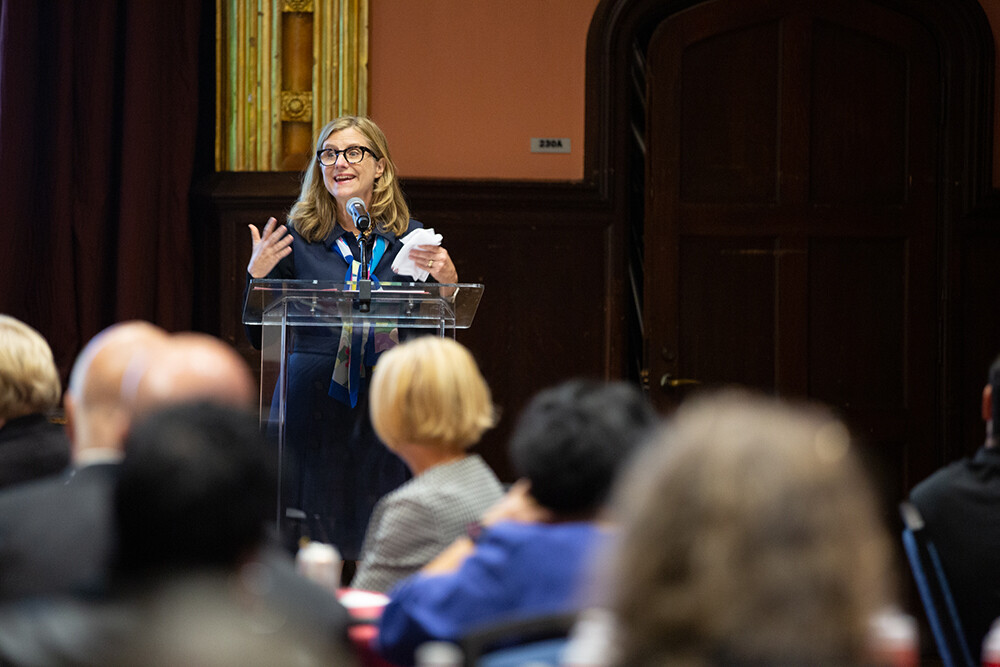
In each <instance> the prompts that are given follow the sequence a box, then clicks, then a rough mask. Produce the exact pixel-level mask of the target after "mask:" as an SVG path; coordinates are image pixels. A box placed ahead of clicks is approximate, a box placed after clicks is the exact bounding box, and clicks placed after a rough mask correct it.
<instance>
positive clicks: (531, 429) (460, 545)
mask: <svg viewBox="0 0 1000 667" xmlns="http://www.w3.org/2000/svg"><path fill="white" fill-rule="evenodd" d="M656 421H657V418H656V414H655V412H654V411H653V409H652V408H651V406H650V405H649V403H648V402H647V401H646V399H645V397H644V396H643V395H642V394H641V392H640V391H639V390H638V389H636V388H634V387H632V386H630V385H627V384H624V383H614V384H603V383H598V382H592V381H580V380H575V381H571V382H568V383H565V384H562V385H559V386H557V387H555V388H552V389H549V390H546V391H543V392H541V393H540V394H538V395H537V396H536V397H535V398H534V399H533V400H532V402H531V403H530V404H529V405H528V407H527V408H526V409H525V411H524V413H523V414H522V415H521V418H520V420H519V422H518V424H517V426H516V428H515V431H514V434H513V436H512V439H511V443H510V457H511V461H512V463H513V465H514V467H515V470H517V472H518V474H519V476H520V479H519V480H518V482H517V483H515V484H514V485H513V486H512V488H511V489H510V491H509V492H508V494H507V495H506V496H505V498H504V499H503V500H502V501H501V502H500V503H499V504H498V505H496V506H495V507H494V508H493V509H492V510H491V511H490V512H488V513H487V515H486V516H485V517H484V519H483V521H482V524H483V525H482V526H481V527H476V528H474V529H473V530H472V531H471V533H472V535H471V537H463V538H460V539H459V540H457V541H456V542H455V543H453V544H452V545H451V546H450V547H449V548H448V549H447V550H446V551H445V552H444V553H442V554H441V555H440V556H438V558H436V559H435V560H433V561H431V563H430V564H428V565H427V566H426V567H425V568H424V569H423V570H422V571H421V572H419V573H418V574H416V575H413V576H412V577H410V578H408V579H406V580H404V581H403V582H401V583H400V584H399V585H398V586H397V587H396V588H394V589H393V590H392V591H391V592H390V593H389V598H390V600H389V603H388V604H387V606H386V608H385V610H384V613H383V615H382V617H381V620H380V623H379V635H378V649H379V651H380V653H381V654H382V655H383V656H384V657H385V658H386V659H388V660H389V661H391V662H394V663H398V664H412V663H413V660H414V651H415V649H416V648H417V647H418V646H419V645H420V644H422V643H424V642H426V641H430V640H444V641H458V640H460V639H461V638H462V637H463V636H464V635H465V634H467V633H468V632H469V631H471V630H473V629H475V628H477V627H479V626H483V625H486V624H489V623H492V622H496V621H500V620H509V619H511V618H516V617H527V616H533V615H542V614H555V613H562V612H573V611H576V610H577V609H579V608H581V607H582V606H583V604H584V603H585V602H586V601H585V600H583V599H582V598H583V597H584V596H583V595H581V588H580V584H581V580H582V579H583V578H584V576H585V574H586V571H587V568H588V566H589V561H590V559H591V557H592V556H594V555H595V552H596V550H597V549H598V548H599V547H600V545H601V543H602V541H603V540H604V537H605V534H606V530H605V528H604V527H603V526H602V522H601V515H602V509H603V506H604V501H605V499H606V497H607V494H608V492H609V490H610V488H611V486H612V483H613V481H614V478H615V476H616V474H617V472H618V471H619V470H620V469H621V468H622V465H623V464H624V462H625V461H626V460H627V459H628V458H629V457H630V455H631V454H632V453H633V451H635V450H636V449H638V447H639V446H640V444H641V442H642V441H643V440H644V439H645V437H646V435H647V433H648V431H649V430H650V429H651V427H652V426H653V425H654V424H655V423H656Z"/></svg>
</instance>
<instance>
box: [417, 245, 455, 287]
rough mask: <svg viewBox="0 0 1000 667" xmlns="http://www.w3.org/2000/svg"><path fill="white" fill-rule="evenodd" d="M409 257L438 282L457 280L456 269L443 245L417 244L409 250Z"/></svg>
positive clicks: (447, 282) (445, 282)
mask: <svg viewBox="0 0 1000 667" xmlns="http://www.w3.org/2000/svg"><path fill="white" fill-rule="evenodd" d="M410 259H412V260H413V261H414V262H415V263H416V265H417V266H419V267H420V268H421V269H425V270H426V271H427V272H428V273H430V274H431V277H433V278H434V280H436V281H437V282H439V283H444V284H451V283H457V282H458V269H456V268H455V263H454V262H453V261H451V255H449V254H448V250H447V249H445V247H444V246H437V245H418V246H416V247H414V248H412V249H411V250H410Z"/></svg>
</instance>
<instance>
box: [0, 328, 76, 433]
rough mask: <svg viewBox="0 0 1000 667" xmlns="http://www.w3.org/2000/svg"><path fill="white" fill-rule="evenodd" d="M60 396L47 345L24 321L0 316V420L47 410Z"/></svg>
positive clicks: (57, 376)
mask: <svg viewBox="0 0 1000 667" xmlns="http://www.w3.org/2000/svg"><path fill="white" fill-rule="evenodd" d="M61 395H62V386H61V385H60V384H59V372H58V371H57V370H56V363H55V360H54V359H53V358H52V350H51V348H49V344H48V343H47V342H45V339H44V338H42V335H41V334H40V333H38V332H37V331H35V330H34V329H32V328H31V327H29V326H28V325H27V324H25V323H24V322H21V321H20V320H17V319H15V318H13V317H11V316H9V315H0V419H5V420H7V419H15V418H17V417H23V416H25V415H30V414H36V413H45V412H48V411H50V410H52V409H53V408H55V407H56V406H57V405H59V399H60V397H61Z"/></svg>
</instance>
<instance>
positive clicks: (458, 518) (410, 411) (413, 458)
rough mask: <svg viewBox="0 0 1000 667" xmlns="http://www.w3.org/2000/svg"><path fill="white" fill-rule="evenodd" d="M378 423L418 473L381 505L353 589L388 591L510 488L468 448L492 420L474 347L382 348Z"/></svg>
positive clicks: (375, 385)
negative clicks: (506, 487)
mask: <svg viewBox="0 0 1000 667" xmlns="http://www.w3.org/2000/svg"><path fill="white" fill-rule="evenodd" d="M370 406H371V417H372V425H373V426H374V427H375V432H376V433H377V434H378V436H379V438H381V440H382V441H383V442H384V443H385V444H386V446H388V447H389V449H391V450H392V451H393V452H395V453H396V454H397V455H398V456H399V457H400V458H401V459H402V460H403V461H404V462H405V463H406V465H407V466H408V467H409V468H410V470H411V471H412V472H413V479H411V480H409V481H408V482H406V483H405V484H403V485H402V486H401V487H399V488H398V489H396V490H395V491H393V492H392V493H390V494H388V495H387V496H385V497H384V498H382V499H381V500H380V501H379V502H378V504H377V505H376V506H375V510H374V513H373V514H372V518H371V522H370V523H369V524H368V530H367V532H366V534H365V540H364V545H363V547H362V551H361V562H360V564H359V566H358V572H357V575H356V576H355V578H354V581H353V582H352V587H354V588H360V589H364V590H372V591H379V592H384V591H387V590H388V589H389V588H391V587H392V586H393V584H395V583H396V582H398V581H399V580H400V579H402V578H404V577H406V576H408V575H410V574H413V573H414V572H416V571H417V570H419V569H420V568H421V567H423V566H424V565H426V564H427V563H428V562H429V561H430V560H431V559H432V558H434V557H435V556H437V555H438V554H439V553H441V551H443V550H444V549H445V548H446V547H447V546H448V545H449V544H451V543H452V542H453V541H454V540H455V538H457V537H459V536H460V535H463V534H464V533H465V530H466V526H468V525H469V524H471V523H474V522H476V521H479V519H480V518H482V515H483V512H485V511H486V509H488V508H489V507H490V506H491V505H493V504H494V503H496V502H497V501H498V500H499V499H500V498H501V496H502V495H503V489H502V487H501V486H500V482H499V481H498V480H497V478H496V475H494V474H493V471H492V470H490V468H489V467H488V466H487V465H486V462H485V461H483V459H482V458H481V457H480V456H479V455H478V454H469V453H468V451H467V450H468V449H469V448H470V447H472V446H473V445H474V444H476V443H477V442H478V441H479V438H480V437H481V436H482V434H483V432H484V431H485V430H486V429H488V428H490V427H492V426H493V423H494V411H493V403H492V401H491V398H490V390H489V387H488V386H487V385H486V380H484V379H483V376H482V374H481V373H480V372H479V368H478V367H477V366H476V362H475V359H473V357H472V354H471V353H470V352H469V351H468V350H467V349H465V348H464V347H462V345H460V344H459V343H456V342H455V341H454V340H451V339H448V338H436V337H433V336H422V337H420V338H417V339H414V340H411V341H408V342H406V343H403V344H401V345H399V346H397V347H395V348H393V349H391V350H389V351H388V352H385V353H383V355H382V357H381V358H380V359H379V362H378V366H376V368H375V372H374V375H373V377H372V384H371V399H370Z"/></svg>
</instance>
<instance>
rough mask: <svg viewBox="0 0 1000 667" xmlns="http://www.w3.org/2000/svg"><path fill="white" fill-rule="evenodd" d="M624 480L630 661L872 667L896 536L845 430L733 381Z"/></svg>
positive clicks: (623, 595) (622, 594)
mask: <svg viewBox="0 0 1000 667" xmlns="http://www.w3.org/2000/svg"><path fill="white" fill-rule="evenodd" d="M623 481H624V482H625V483H623V484H622V486H621V498H620V501H621V502H620V510H621V517H622V520H623V523H624V535H623V542H622V544H621V547H620V554H619V561H618V562H617V563H616V565H615V570H614V571H615V572H616V573H617V574H616V576H617V577H618V587H617V591H616V599H615V604H616V611H617V614H618V616H619V620H620V621H621V628H622V636H621V642H620V644H621V648H622V651H623V653H622V655H621V660H620V664H628V665H653V664H656V665H660V664H691V665H702V664H704V665H708V664H713V665H718V664H772V665H773V664H857V663H859V662H861V661H862V660H863V651H864V650H865V642H866V639H867V636H868V635H867V633H868V623H869V621H870V620H871V618H872V617H873V616H874V615H875V613H876V612H877V611H878V610H880V609H882V608H883V607H884V606H885V605H886V602H887V600H888V598H889V593H890V591H889V589H891V584H892V582H891V580H890V566H889V558H890V551H889V542H888V539H887V536H886V533H885V530H884V528H883V526H882V525H881V524H880V520H879V509H878V504H877V501H876V498H875V496H874V494H873V493H872V491H871V489H870V488H869V484H868V480H867V478H866V475H865V472H864V470H863V469H862V468H861V466H860V465H859V463H858V461H857V459H856V458H855V455H854V454H853V452H852V445H851V441H850V436H849V434H848V431H847V429H846V427H845V426H844V425H843V424H842V423H841V422H839V421H837V420H836V419H834V418H833V417H832V416H831V415H830V414H829V413H827V412H826V411H824V410H822V409H820V408H818V407H804V406H802V407H792V406H789V405H787V404H784V403H781V402H779V401H776V400H773V399H769V398H764V397H759V396H755V395H751V394H747V393H743V392H736V391H728V392H723V393H719V394H716V395H711V396H708V397H703V398H701V399H696V400H693V401H691V402H689V403H686V404H684V405H682V406H681V407H680V409H679V410H678V411H677V413H676V414H675V416H674V418H673V419H672V420H671V422H670V424H669V425H668V427H667V428H665V429H664V430H663V432H662V434H661V435H660V436H659V437H658V441H657V442H656V443H654V446H653V447H651V448H650V451H648V452H647V453H646V455H645V456H642V457H640V460H639V461H637V462H636V465H635V466H634V467H633V468H632V469H631V470H630V474H629V475H628V477H627V479H626V480H623Z"/></svg>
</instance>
